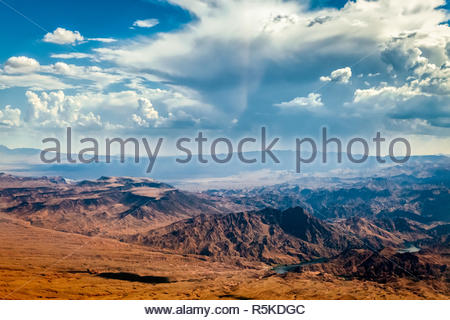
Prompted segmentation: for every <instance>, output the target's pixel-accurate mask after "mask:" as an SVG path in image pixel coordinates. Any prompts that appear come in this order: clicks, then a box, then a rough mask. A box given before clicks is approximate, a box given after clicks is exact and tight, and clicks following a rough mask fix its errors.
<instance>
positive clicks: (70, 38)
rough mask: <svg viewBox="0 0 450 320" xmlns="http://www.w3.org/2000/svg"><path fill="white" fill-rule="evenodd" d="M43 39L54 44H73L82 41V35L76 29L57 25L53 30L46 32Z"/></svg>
mask: <svg viewBox="0 0 450 320" xmlns="http://www.w3.org/2000/svg"><path fill="white" fill-rule="evenodd" d="M43 41H44V42H49V43H56V44H75V43H77V42H81V41H84V37H83V36H82V35H81V34H80V32H78V31H70V30H67V29H64V28H61V27H58V28H56V29H55V31H53V32H49V33H47V34H46V35H45V36H44V39H43Z"/></svg>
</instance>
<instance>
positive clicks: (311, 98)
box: [275, 92, 323, 108]
mask: <svg viewBox="0 0 450 320" xmlns="http://www.w3.org/2000/svg"><path fill="white" fill-rule="evenodd" d="M275 106H277V107H280V108H317V107H322V106H323V103H322V96H321V95H320V94H319V93H313V92H311V93H310V94H308V96H307V97H297V98H294V99H292V100H291V101H287V102H281V103H277V104H275Z"/></svg>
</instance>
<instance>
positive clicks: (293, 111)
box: [0, 0, 450, 154]
mask: <svg viewBox="0 0 450 320" xmlns="http://www.w3.org/2000/svg"><path fill="white" fill-rule="evenodd" d="M447 8H448V6H447V5H446V4H445V2H444V1H443V0H430V1H426V2H424V1H420V0H411V1H389V0H378V1H362V0H357V1H351V2H346V1H331V0H319V1H294V0H286V1H281V0H251V1H250V0H248V1H237V0H169V1H163V0H148V1H144V0H142V1H141V0H139V1H138V0H135V1H103V0H101V1H84V0H82V1H45V0H44V1H39V3H38V4H37V3H34V2H30V1H25V0H6V1H3V0H2V1H0V25H1V28H0V30H1V31H0V39H1V41H2V46H1V47H0V139H2V142H1V143H2V144H5V145H7V146H10V147H41V143H40V139H42V138H43V137H46V136H52V135H59V134H61V133H62V132H63V131H64V128H66V127H67V126H71V127H73V128H74V131H75V132H77V133H79V134H83V135H90V136H96V137H99V138H100V137H103V136H106V135H109V136H112V135H126V136H139V135H146V136H167V137H177V136H181V135H194V134H195V133H196V132H197V131H199V130H206V131H207V132H209V133H210V134H211V135H213V136H219V135H226V136H229V137H230V138H239V137H242V136H244V135H253V134H257V133H258V131H259V127H261V126H262V125H265V126H267V127H268V128H269V130H270V131H271V132H272V133H273V134H274V135H279V136H281V137H286V139H287V138H290V137H295V136H316V135H318V133H319V132H320V128H321V127H322V126H327V127H328V128H329V130H330V131H331V132H332V133H333V134H335V135H338V136H339V137H341V138H342V139H345V138H348V137H352V136H363V137H373V136H374V135H375V133H376V132H377V131H381V132H383V133H384V134H385V135H386V136H391V137H394V136H395V137H396V136H404V137H407V138H409V139H410V140H411V141H412V142H413V143H415V145H413V152H414V153H417V154H423V153H450V139H449V133H450V99H449V94H450V79H449V76H450V61H449V55H450V44H449V38H450V31H449V27H448V25H447V24H446V22H447V21H448V10H447Z"/></svg>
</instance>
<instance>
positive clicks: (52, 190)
mask: <svg viewBox="0 0 450 320" xmlns="http://www.w3.org/2000/svg"><path fill="white" fill-rule="evenodd" d="M425 171H426V174H423V173H424V172H425ZM421 172H422V175H421V176H418V175H415V174H414V173H410V174H405V173H399V174H395V172H394V171H392V172H391V174H390V175H387V176H378V177H367V178H358V179H340V178H335V179H333V180H332V181H329V180H324V181H323V183H320V184H318V185H317V186H316V187H306V186H302V185H301V184H288V183H286V184H276V185H270V184H268V185H267V186H263V187H254V188H242V189H209V190H206V191H203V192H189V191H186V190H180V189H178V188H176V187H173V186H171V185H169V184H166V183H163V182H158V181H155V180H153V179H150V178H135V177H101V178H99V179H95V180H80V181H74V180H66V179H64V178H59V177H54V178H49V177H19V176H14V175H10V174H1V175H0V238H1V241H0V275H1V276H0V279H1V280H0V298H2V299H448V298H449V297H450V277H449V275H450V270H449V265H450V247H449V229H450V215H449V212H450V211H449V210H450V193H449V192H450V171H449V170H448V168H445V167H444V168H442V167H437V168H436V167H433V166H430V167H427V168H426V170H424V169H423V168H421Z"/></svg>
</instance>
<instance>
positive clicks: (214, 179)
mask: <svg viewBox="0 0 450 320" xmlns="http://www.w3.org/2000/svg"><path fill="white" fill-rule="evenodd" d="M274 152H275V154H276V156H277V157H278V158H279V159H280V163H278V164H277V163H274V162H272V161H267V163H264V164H262V163H259V162H258V163H255V164H245V163H242V162H240V161H239V160H238V157H237V154H233V157H232V160H231V161H230V162H229V163H226V164H217V163H214V162H213V161H212V159H211V157H209V156H205V158H206V159H207V160H208V163H207V164H203V163H199V162H198V161H197V160H196V159H195V156H194V158H193V160H192V161H191V162H189V163H187V164H180V163H177V162H176V159H177V157H176V156H160V157H158V158H157V160H156V163H155V166H154V168H153V171H152V173H151V174H150V175H149V174H147V173H146V169H147V165H148V159H146V158H142V159H141V161H140V163H135V162H134V158H126V159H125V163H120V161H119V159H118V158H117V157H112V162H111V163H105V159H104V157H100V162H99V163H90V164H80V163H75V164H71V163H67V161H62V163H61V164H43V163H42V162H41V161H40V159H39V154H40V150H38V149H9V148H7V147H5V146H1V145H0V172H1V171H3V172H8V173H11V174H15V175H25V176H62V177H65V178H69V179H75V180H82V179H96V178H98V177H99V176H131V177H143V176H151V177H152V178H154V179H157V180H160V181H165V182H168V183H170V184H172V185H176V186H178V187H181V188H183V189H190V190H196V191H198V190H206V189H212V188H216V189H218V188H219V189H220V188H227V189H236V188H244V187H256V186H266V185H273V184H278V183H290V184H299V183H300V184H302V185H305V184H309V185H310V186H319V185H321V184H323V183H325V184H327V183H330V182H333V181H332V180H330V179H333V178H340V179H343V178H349V179H350V178H361V177H371V176H394V175H401V174H406V175H414V176H416V177H425V176H427V174H428V173H429V171H430V170H434V169H435V168H446V169H447V170H449V169H450V158H449V157H448V156H444V155H435V156H414V157H411V159H410V160H409V161H408V162H407V163H406V164H404V165H397V164H395V163H393V162H392V161H390V160H389V159H388V158H385V160H386V161H387V162H386V163H385V164H379V163H378V162H377V161H376V159H375V157H369V158H368V160H367V161H366V162H364V163H361V164H355V163H351V162H349V161H348V159H347V157H346V156H345V155H344V156H343V157H342V159H343V162H342V163H338V162H337V154H336V153H329V154H328V156H327V159H328V162H327V163H326V164H323V163H322V162H321V158H322V157H321V154H320V153H319V154H318V156H317V160H316V161H314V162H313V163H311V164H307V165H305V166H304V167H303V168H302V173H301V174H298V173H295V156H296V155H295V152H294V151H285V150H276V151H274ZM244 156H245V157H247V158H252V157H256V158H258V157H260V154H259V153H258V152H248V153H244ZM62 158H63V160H64V158H65V157H64V155H63V156H62Z"/></svg>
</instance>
